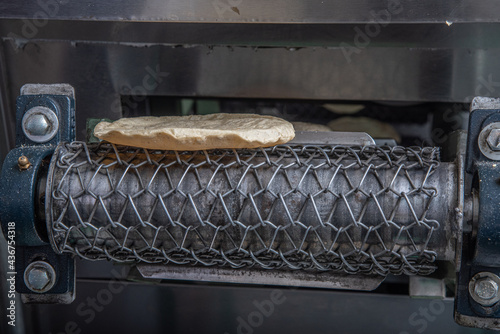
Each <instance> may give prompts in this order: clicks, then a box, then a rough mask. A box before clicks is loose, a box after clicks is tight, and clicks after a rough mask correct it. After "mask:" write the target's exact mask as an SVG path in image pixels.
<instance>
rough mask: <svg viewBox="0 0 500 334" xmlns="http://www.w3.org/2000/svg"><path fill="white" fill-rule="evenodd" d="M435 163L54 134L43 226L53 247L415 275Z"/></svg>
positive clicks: (425, 242)
mask: <svg viewBox="0 0 500 334" xmlns="http://www.w3.org/2000/svg"><path fill="white" fill-rule="evenodd" d="M439 165H440V163H439V151H438V149H436V148H403V147H376V146H366V147H349V146H342V145H337V146H321V147H319V146H287V145H282V146H275V147H271V148H264V149H248V150H211V151H197V152H194V151H193V152H178V151H157V150H147V149H140V148H133V147H123V146H115V145H112V144H109V143H101V144H95V145H87V144H85V143H83V142H73V143H63V144H61V145H60V146H59V147H58V148H57V150H56V153H55V155H54V158H53V160H52V163H51V168H50V171H49V182H48V191H49V196H48V200H47V203H46V209H47V210H48V219H49V221H48V225H49V233H50V235H51V239H52V243H53V244H54V245H55V246H56V247H57V249H58V250H59V251H60V252H67V253H68V252H69V253H73V254H76V255H78V256H80V257H82V258H86V259H91V260H97V259H108V260H112V261H120V262H123V261H136V262H148V263H169V264H179V265H206V266H229V267H232V268H243V267H247V268H248V267H254V268H258V269H262V268H265V269H279V270H317V271H332V272H347V273H352V274H358V273H363V274H378V275H387V274H389V273H392V274H421V275H425V274H429V273H431V272H432V271H434V269H435V265H434V264H433V262H435V260H436V258H437V254H436V252H435V251H434V250H433V249H432V247H430V245H431V244H432V243H433V238H435V234H436V231H438V230H439V229H440V223H439V222H438V219H436V217H435V216H436V212H439V211H442V208H439V202H438V201H437V200H436V198H437V197H438V189H439V187H438V186H437V185H438V184H439V182H442V180H440V179H439V178H438V176H436V173H435V172H436V170H437V169H438V167H439ZM440 209H441V210H440Z"/></svg>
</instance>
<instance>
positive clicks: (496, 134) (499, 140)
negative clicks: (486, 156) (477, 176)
mask: <svg viewBox="0 0 500 334" xmlns="http://www.w3.org/2000/svg"><path fill="white" fill-rule="evenodd" d="M486 142H487V143H488V146H489V147H490V149H491V150H492V151H500V129H492V130H491V131H490V134H489V135H488V137H487V138H486Z"/></svg>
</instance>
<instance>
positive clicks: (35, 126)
mask: <svg viewBox="0 0 500 334" xmlns="http://www.w3.org/2000/svg"><path fill="white" fill-rule="evenodd" d="M25 129H26V131H28V132H29V133H30V134H31V135H33V136H45V135H46V134H48V133H49V132H50V130H51V125H50V121H49V120H48V119H47V117H45V115H42V114H33V115H31V116H29V117H28V119H27V120H26V124H25Z"/></svg>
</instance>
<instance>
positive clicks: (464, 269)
mask: <svg viewBox="0 0 500 334" xmlns="http://www.w3.org/2000/svg"><path fill="white" fill-rule="evenodd" d="M497 126H500V99H491V98H475V99H474V101H473V102H472V104H471V115H470V119H469V132H468V140H467V158H466V162H465V167H466V172H467V173H468V174H469V179H470V180H471V181H470V183H471V184H470V185H469V187H466V188H468V189H471V190H472V191H473V192H476V193H477V194H478V196H477V201H476V204H475V208H474V211H477V214H474V215H472V216H473V217H474V218H473V221H472V231H464V235H463V243H462V244H463V248H462V252H461V260H460V268H459V271H458V273H457V294H456V298H455V321H456V322H457V323H459V324H461V325H464V326H471V327H478V328H490V329H500V322H499V321H498V319H499V318H500V302H499V300H500V248H499V247H498V245H500V215H499V214H498V209H499V207H500V154H499V153H498V151H497V149H496V148H495V146H493V144H491V143H490V142H494V141H492V140H490V139H492V138H489V137H490V133H491V130H492V129H494V128H496V127H497ZM492 135H493V134H492ZM495 144H496V142H495Z"/></svg>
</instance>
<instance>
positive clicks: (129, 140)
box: [94, 114, 295, 151]
mask: <svg viewBox="0 0 500 334" xmlns="http://www.w3.org/2000/svg"><path fill="white" fill-rule="evenodd" d="M94 135H95V136H96V137H97V138H99V139H102V140H106V141H109V142H111V143H114V144H120V145H128V146H136V147H144V148H148V149H159V150H186V151H192V150H208V149H216V148H257V147H267V146H274V145H278V144H284V143H286V142H288V141H290V140H292V139H293V138H294V137H295V131H294V129H293V125H292V124H291V123H289V122H287V121H285V120H283V119H281V118H277V117H272V116H261V115H254V114H210V115H192V116H162V117H149V116H148V117H134V118H122V119H119V120H117V121H115V122H112V123H110V122H100V123H99V124H97V125H96V127H95V129H94Z"/></svg>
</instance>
